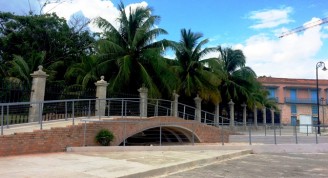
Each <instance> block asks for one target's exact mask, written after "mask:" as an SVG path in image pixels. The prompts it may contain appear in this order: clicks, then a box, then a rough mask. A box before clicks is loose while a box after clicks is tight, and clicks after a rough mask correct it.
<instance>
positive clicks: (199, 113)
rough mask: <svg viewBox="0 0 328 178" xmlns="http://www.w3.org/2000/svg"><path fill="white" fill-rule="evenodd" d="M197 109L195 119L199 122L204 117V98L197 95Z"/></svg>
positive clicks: (195, 99)
mask: <svg viewBox="0 0 328 178" xmlns="http://www.w3.org/2000/svg"><path fill="white" fill-rule="evenodd" d="M194 101H195V105H196V110H195V120H196V121H198V122H201V121H202V120H201V117H202V99H201V98H200V97H199V96H198V95H197V97H196V98H194Z"/></svg>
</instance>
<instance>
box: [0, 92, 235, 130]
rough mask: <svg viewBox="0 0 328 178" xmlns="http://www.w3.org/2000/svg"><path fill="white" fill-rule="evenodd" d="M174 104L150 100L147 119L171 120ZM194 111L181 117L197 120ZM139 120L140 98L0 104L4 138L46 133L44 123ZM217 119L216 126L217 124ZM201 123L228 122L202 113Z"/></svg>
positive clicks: (186, 109) (185, 110)
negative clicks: (31, 129) (20, 130)
mask: <svg viewBox="0 0 328 178" xmlns="http://www.w3.org/2000/svg"><path fill="white" fill-rule="evenodd" d="M97 102H98V103H99V105H98V106H99V107H100V105H101V103H105V110H104V112H103V113H101V112H100V110H101V108H96V105H97ZM172 103H173V102H172V101H169V100H161V99H148V105H147V117H151V116H171V115H172V114H173V113H172ZM32 106H33V107H35V108H38V109H39V112H38V113H37V114H36V116H34V120H32V119H31V111H30V110H31V108H32ZM195 111H196V108H195V107H191V106H188V105H185V104H181V103H178V111H177V113H178V117H180V118H183V119H185V120H195V119H196V116H195ZM130 116H134V117H136V116H138V117H140V98H107V99H69V100H52V101H42V102H20V103H0V125H1V135H3V131H4V128H10V127H12V126H14V125H18V124H31V123H32V124H38V125H39V129H41V130H42V129H43V123H44V122H50V121H70V122H71V124H72V125H74V124H75V121H76V119H77V118H80V119H81V118H82V119H85V118H88V119H90V118H93V119H97V118H98V119H101V118H102V117H121V118H124V117H130ZM215 117H218V119H217V123H214V121H215V119H214V118H215ZM201 122H202V123H205V124H209V125H225V124H227V123H229V119H228V118H225V117H221V116H216V115H215V114H213V113H210V112H206V111H201Z"/></svg>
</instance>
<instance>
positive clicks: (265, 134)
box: [264, 124, 267, 136]
mask: <svg viewBox="0 0 328 178" xmlns="http://www.w3.org/2000/svg"><path fill="white" fill-rule="evenodd" d="M266 132H267V131H266V124H264V136H267V133H266Z"/></svg>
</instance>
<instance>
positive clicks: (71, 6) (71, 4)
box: [44, 0, 148, 32]
mask: <svg viewBox="0 0 328 178" xmlns="http://www.w3.org/2000/svg"><path fill="white" fill-rule="evenodd" d="M147 5H148V4H147V3H146V2H141V3H136V4H130V5H128V6H127V7H126V9H128V8H130V7H131V9H134V8H135V7H137V6H143V7H146V6H147ZM79 11H81V12H82V13H83V14H84V16H85V17H86V18H89V19H95V18H97V17H102V18H104V19H106V20H107V21H108V22H110V23H111V24H113V25H114V26H115V27H118V23H117V21H116V19H117V18H118V15H119V11H118V9H117V8H116V7H115V6H114V4H113V3H112V2H111V1H103V0H71V1H65V2H63V3H61V4H56V3H53V4H49V5H47V6H46V7H45V8H44V12H55V13H56V14H57V15H58V16H60V17H64V18H65V19H66V20H69V18H70V17H71V15H72V14H74V13H76V12H79ZM89 28H90V30H91V31H96V32H99V31H100V29H98V28H97V27H96V26H95V25H94V24H92V23H91V24H90V25H89Z"/></svg>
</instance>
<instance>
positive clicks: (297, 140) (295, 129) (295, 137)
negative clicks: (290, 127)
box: [294, 125, 298, 144]
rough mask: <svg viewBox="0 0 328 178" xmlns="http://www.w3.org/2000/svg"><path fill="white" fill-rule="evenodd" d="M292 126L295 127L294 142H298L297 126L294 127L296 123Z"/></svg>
mask: <svg viewBox="0 0 328 178" xmlns="http://www.w3.org/2000/svg"><path fill="white" fill-rule="evenodd" d="M294 127H295V142H296V144H298V140H297V127H296V125H295V126H294Z"/></svg>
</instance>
